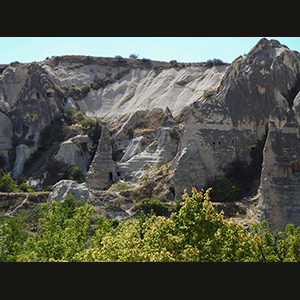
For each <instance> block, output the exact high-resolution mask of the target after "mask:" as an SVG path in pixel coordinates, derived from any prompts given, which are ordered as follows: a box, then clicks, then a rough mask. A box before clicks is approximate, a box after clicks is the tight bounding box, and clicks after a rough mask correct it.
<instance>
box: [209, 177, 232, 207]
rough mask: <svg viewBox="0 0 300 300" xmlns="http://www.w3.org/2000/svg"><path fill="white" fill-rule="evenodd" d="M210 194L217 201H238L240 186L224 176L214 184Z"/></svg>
mask: <svg viewBox="0 0 300 300" xmlns="http://www.w3.org/2000/svg"><path fill="white" fill-rule="evenodd" d="M210 196H211V199H212V201H216V202H228V201H237V200H238V188H237V187H236V186H235V185H234V184H233V183H232V181H231V180H230V179H229V178H227V177H225V176H222V177H221V178H220V179H218V180H217V181H216V182H215V183H214V184H213V185H212V191H211V194H210Z"/></svg>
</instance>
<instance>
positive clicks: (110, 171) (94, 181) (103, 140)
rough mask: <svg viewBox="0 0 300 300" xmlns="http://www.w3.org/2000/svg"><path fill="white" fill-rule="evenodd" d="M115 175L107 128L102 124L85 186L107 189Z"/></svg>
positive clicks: (115, 170) (115, 177)
mask: <svg viewBox="0 0 300 300" xmlns="http://www.w3.org/2000/svg"><path fill="white" fill-rule="evenodd" d="M117 175H118V174H117V165H116V163H115V162H114V161H113V160H112V145H111V140H110V136H109V130H108V128H107V127H106V126H105V125H104V126H102V132H101V137H100V140H99V144H98V147H97V150H96V154H95V156H94V159H93V161H92V163H91V166H90V169H89V171H88V173H87V176H86V186H87V187H88V188H90V189H96V190H102V189H107V188H109V187H110V186H111V184H112V183H113V181H115V180H116V179H117Z"/></svg>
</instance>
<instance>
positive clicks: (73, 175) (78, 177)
mask: <svg viewBox="0 0 300 300" xmlns="http://www.w3.org/2000/svg"><path fill="white" fill-rule="evenodd" d="M67 173H68V178H69V179H70V180H75V181H77V182H78V183H82V182H84V181H85V177H84V175H83V171H82V169H81V168H80V167H77V166H70V167H69V168H68V170H67Z"/></svg>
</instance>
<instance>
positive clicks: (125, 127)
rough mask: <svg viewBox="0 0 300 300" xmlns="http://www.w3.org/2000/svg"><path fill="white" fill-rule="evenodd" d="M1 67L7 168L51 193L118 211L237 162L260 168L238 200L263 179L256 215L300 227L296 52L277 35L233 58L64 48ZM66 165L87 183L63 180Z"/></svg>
mask: <svg viewBox="0 0 300 300" xmlns="http://www.w3.org/2000/svg"><path fill="white" fill-rule="evenodd" d="M0 71H1V75H0V108H1V112H0V121H1V127H0V151H1V153H2V156H3V157H5V159H6V162H7V163H6V165H5V166H4V168H5V169H6V170H7V171H11V172H12V173H11V174H12V176H13V177H15V178H22V179H24V180H29V179H30V181H29V183H30V184H31V186H32V187H34V188H36V189H38V188H45V187H48V188H50V189H54V190H53V192H52V194H50V196H49V197H50V199H52V200H59V198H60V199H61V196H63V195H64V194H65V193H66V192H68V191H69V192H70V191H71V192H73V194H75V195H77V196H78V197H84V199H85V200H86V201H87V202H89V203H93V204H94V205H95V206H96V207H98V208H99V209H102V210H105V211H106V213H107V214H108V215H110V213H109V211H110V209H109V207H113V206H114V207H115V209H114V210H113V211H112V212H111V214H112V216H119V218H123V217H126V216H129V215H131V214H132V213H133V212H132V209H133V204H134V202H135V201H138V200H139V199H143V198H155V199H158V200H160V201H163V202H168V201H172V200H174V199H180V198H181V195H182V193H183V191H184V189H187V191H188V192H190V191H191V188H192V187H196V188H197V189H198V190H200V189H202V188H204V187H207V186H208V185H209V184H211V183H212V184H213V183H214V182H217V181H218V180H219V179H220V178H222V176H224V175H226V174H227V173H228V170H229V168H230V166H231V165H232V163H233V162H236V161H238V162H243V164H244V165H245V166H246V170H247V171H248V173H253V174H254V173H255V176H252V177H251V176H250V177H251V180H250V181H251V184H250V183H249V185H248V186H247V188H245V191H243V192H241V193H240V196H246V197H247V196H253V195H255V194H256V193H257V189H258V187H259V186H260V187H259V193H258V196H259V209H258V220H263V219H265V220H267V221H269V222H270V225H271V226H272V228H278V229H282V227H285V225H286V224H287V223H295V224H296V225H297V226H300V218H299V217H298V215H299V209H300V207H299V205H298V195H300V189H299V187H300V179H299V178H300V177H299V176H298V175H299V171H300V153H298V152H299V150H298V148H299V147H298V146H297V145H298V143H299V122H300V115H299V112H300V110H299V109H298V106H299V105H298V104H299V103H298V102H299V95H298V96H297V94H298V91H299V89H300V54H299V53H298V52H296V51H292V50H290V49H289V48H287V47H286V46H284V45H281V44H280V43H279V42H278V41H275V40H267V39H261V40H260V41H259V42H258V43H257V44H256V45H255V46H254V47H253V48H252V49H251V50H250V51H249V53H248V54H247V55H245V56H244V57H242V56H240V57H237V58H236V59H235V60H234V61H233V62H232V63H231V64H225V63H222V62H220V61H219V60H213V61H209V62H207V63H192V64H191V63H190V64H188V63H177V62H175V61H172V62H170V63H167V62H158V61H151V60H148V59H123V58H121V57H116V58H101V57H85V56H62V57H52V58H50V59H46V60H45V61H41V62H34V63H29V64H21V63H16V62H15V63H11V64H10V65H1V66H0ZM262 150H263V152H262ZM262 161H263V164H261V162H262ZM71 166H77V167H79V168H80V169H79V170H81V172H82V176H83V177H82V176H81V177H80V178H81V179H80V180H78V178H79V177H76V176H75V179H76V178H77V181H79V182H80V183H76V182H74V181H66V179H70V178H72V177H70V174H73V173H72V172H73V171H74V170H75V169H72V170H71V171H70V167H71ZM261 166H262V170H261ZM77 171H78V170H77ZM236 171H237V170H236ZM261 171H262V172H261ZM226 172H227V173H226ZM260 173H261V177H260ZM233 177H234V176H233ZM260 178H261V179H260ZM73 179H74V178H73ZM60 180H63V181H60ZM241 180H242V179H241ZM255 180H256V181H255ZM54 184H55V185H54ZM53 185H54V186H53ZM241 189H242V188H240V190H241ZM55 195H56V196H55ZM105 199H106V200H105ZM108 203H110V204H108ZM112 203H114V204H112Z"/></svg>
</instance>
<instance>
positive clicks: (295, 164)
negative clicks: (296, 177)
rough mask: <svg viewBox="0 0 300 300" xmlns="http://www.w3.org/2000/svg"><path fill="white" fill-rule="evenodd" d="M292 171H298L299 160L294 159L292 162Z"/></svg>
mask: <svg viewBox="0 0 300 300" xmlns="http://www.w3.org/2000/svg"><path fill="white" fill-rule="evenodd" d="M292 172H293V173H294V172H300V163H299V161H294V162H293V163H292Z"/></svg>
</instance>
